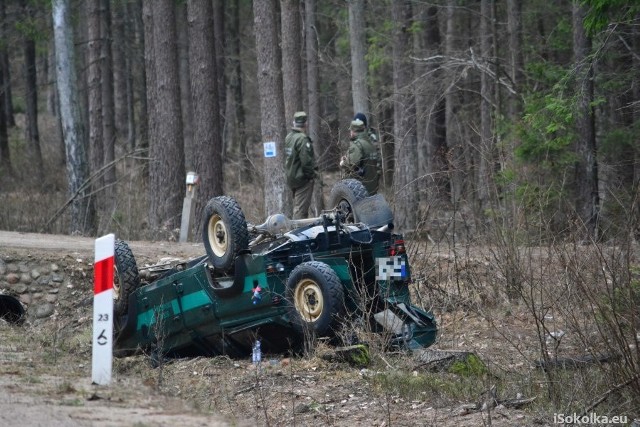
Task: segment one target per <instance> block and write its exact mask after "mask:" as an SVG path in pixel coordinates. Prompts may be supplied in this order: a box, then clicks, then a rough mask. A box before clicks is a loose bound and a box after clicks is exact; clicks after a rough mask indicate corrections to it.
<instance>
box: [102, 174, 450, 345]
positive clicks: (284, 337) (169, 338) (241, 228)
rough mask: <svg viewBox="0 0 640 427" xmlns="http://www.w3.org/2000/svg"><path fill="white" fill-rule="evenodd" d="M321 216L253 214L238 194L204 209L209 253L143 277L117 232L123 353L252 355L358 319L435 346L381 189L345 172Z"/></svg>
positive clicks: (398, 341) (403, 341) (391, 341)
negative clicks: (251, 217)
mask: <svg viewBox="0 0 640 427" xmlns="http://www.w3.org/2000/svg"><path fill="white" fill-rule="evenodd" d="M330 206H335V208H334V209H332V210H329V211H325V212H323V213H322V215H320V216H319V217H317V218H309V219H302V220H289V219H288V218H286V217H285V216H284V215H282V214H276V215H271V216H270V217H268V218H267V220H266V221H265V222H264V223H263V224H260V225H250V224H247V222H246V220H245V217H244V214H243V212H242V209H241V208H240V206H239V205H238V203H237V202H236V201H235V199H233V198H231V197H228V196H219V197H215V198H213V199H211V200H210V201H209V203H208V204H207V206H206V208H205V213H204V225H203V228H202V239H203V243H204V246H205V252H206V255H203V256H201V257H199V258H196V259H194V260H191V261H189V262H187V263H182V264H180V265H178V266H175V267H172V268H169V269H167V271H164V272H162V273H161V274H159V275H158V277H156V278H154V280H152V281H150V282H148V283H145V282H142V281H141V279H140V274H139V273H138V267H137V265H136V262H135V259H134V256H133V253H132V252H131V250H130V249H129V247H128V245H127V244H126V243H125V242H123V241H121V240H117V241H116V248H115V258H116V259H115V270H116V271H115V273H116V274H115V277H116V279H115V284H114V298H115V301H114V315H115V316H114V317H115V321H116V328H115V330H116V337H115V342H114V350H115V354H116V355H120V356H124V355H129V354H134V353H136V352H140V351H143V352H157V353H160V354H163V355H175V356H183V355H185V356H186V355H196V354H197V355H228V356H232V357H243V356H246V355H248V354H250V353H251V349H252V345H253V343H254V342H255V340H256V339H259V340H260V341H261V346H262V351H264V352H267V353H281V352H284V351H288V350H294V351H295V350H296V349H300V348H301V346H302V345H303V343H304V341H305V338H308V337H311V336H312V337H329V338H335V337H336V336H337V335H340V334H343V333H344V331H345V329H348V328H349V327H351V328H352V327H353V325H354V324H355V323H354V322H360V324H362V323H363V322H364V323H366V324H367V325H368V327H369V328H370V329H369V330H372V331H376V332H380V333H383V334H386V335H385V337H387V339H388V345H389V346H391V347H401V348H409V349H415V348H424V347H428V346H429V345H431V344H433V343H434V342H435V339H436V335H437V327H436V323H435V319H434V317H433V315H432V314H430V313H428V312H426V311H424V310H422V309H420V308H418V307H416V306H414V305H413V304H412V303H411V297H410V292H409V286H408V285H409V283H410V280H411V271H410V266H409V260H408V257H407V254H406V252H405V247H404V241H403V238H402V235H401V234H396V233H395V232H394V230H393V225H392V214H391V210H390V208H389V206H388V205H387V203H386V201H385V200H384V198H383V197H382V196H380V195H377V196H372V197H367V194H366V190H364V188H363V187H362V184H361V183H360V182H359V181H356V180H343V181H339V182H338V183H337V184H336V185H335V186H334V188H333V190H332V192H331V196H330Z"/></svg>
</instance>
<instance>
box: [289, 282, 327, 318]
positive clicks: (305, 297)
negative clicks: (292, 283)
mask: <svg viewBox="0 0 640 427" xmlns="http://www.w3.org/2000/svg"><path fill="white" fill-rule="evenodd" d="M293 300H294V303H295V306H296V310H297V311H298V313H300V316H301V317H302V318H303V319H304V320H305V321H307V322H315V321H316V320H318V318H320V315H322V311H323V309H324V299H323V298H322V290H321V289H320V286H319V285H318V284H317V283H316V282H315V281H314V280H311V279H303V280H301V281H300V282H298V285H297V286H296V289H295V292H294V295H293Z"/></svg>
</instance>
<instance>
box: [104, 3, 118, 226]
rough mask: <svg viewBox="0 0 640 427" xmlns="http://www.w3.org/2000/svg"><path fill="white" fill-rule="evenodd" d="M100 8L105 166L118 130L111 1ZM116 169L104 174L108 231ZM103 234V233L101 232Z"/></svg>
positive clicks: (113, 209) (112, 154)
mask: <svg viewBox="0 0 640 427" xmlns="http://www.w3.org/2000/svg"><path fill="white" fill-rule="evenodd" d="M101 6H102V7H101V8H100V9H101V10H100V35H101V37H100V38H101V39H102V46H101V49H102V63H101V75H102V78H101V82H102V137H103V140H104V164H105V165H108V164H110V163H113V161H114V160H115V158H116V156H115V153H116V151H115V145H116V129H115V106H114V99H113V56H112V46H111V40H112V34H111V8H110V6H109V0H102V5H101ZM115 184H116V167H115V165H111V166H109V167H107V169H106V170H105V173H104V185H105V191H104V194H105V205H104V206H105V212H104V213H105V215H106V217H105V220H106V221H108V222H107V224H106V226H107V228H106V230H108V229H110V221H111V218H112V216H113V213H114V212H115V209H116V191H115V190H116V189H115ZM101 232H102V231H101Z"/></svg>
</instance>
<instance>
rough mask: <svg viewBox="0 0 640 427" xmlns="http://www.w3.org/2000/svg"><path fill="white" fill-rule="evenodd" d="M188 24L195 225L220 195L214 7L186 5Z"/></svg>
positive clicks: (205, 2) (193, 1)
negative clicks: (196, 179)
mask: <svg viewBox="0 0 640 427" xmlns="http://www.w3.org/2000/svg"><path fill="white" fill-rule="evenodd" d="M187 21H188V22H189V27H188V30H189V70H190V72H191V79H190V80H191V103H192V105H193V113H194V117H193V125H194V128H193V142H194V151H195V153H196V156H195V157H194V165H193V166H194V171H195V172H197V173H198V174H199V175H200V185H199V188H198V190H197V192H196V209H195V211H196V214H195V218H196V221H195V224H200V223H201V218H202V209H203V208H204V206H205V204H206V203H207V201H208V200H209V199H210V198H211V197H214V196H219V195H221V194H223V179H224V176H223V174H222V168H223V161H222V138H221V136H222V132H221V129H220V120H219V117H220V112H219V111H218V108H219V107H220V104H219V103H218V81H219V80H218V79H216V78H215V77H216V75H217V72H216V71H217V70H216V61H215V58H214V57H213V56H212V55H211V52H212V51H213V50H214V45H213V44H214V21H213V7H212V5H211V1H210V0H189V1H188V2H187Z"/></svg>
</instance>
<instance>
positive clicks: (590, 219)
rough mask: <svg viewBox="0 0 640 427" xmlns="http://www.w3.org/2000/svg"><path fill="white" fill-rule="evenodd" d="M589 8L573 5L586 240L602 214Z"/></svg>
mask: <svg viewBox="0 0 640 427" xmlns="http://www.w3.org/2000/svg"><path fill="white" fill-rule="evenodd" d="M584 16H585V9H584V8H583V6H581V5H580V3H578V2H577V1H574V2H573V58H574V63H575V67H576V94H577V98H578V113H577V116H576V130H577V136H578V138H577V140H576V154H577V157H578V159H577V163H576V175H575V182H576V185H577V197H576V212H577V213H578V215H579V216H580V219H581V220H582V223H583V225H584V227H585V230H586V233H587V234H586V236H585V238H586V239H587V240H589V239H595V240H597V239H598V237H599V236H598V215H599V213H600V197H599V194H598V162H597V146H596V130H595V112H594V109H593V106H592V104H593V101H594V86H593V79H594V73H593V64H592V63H591V60H590V59H589V55H590V54H591V38H590V37H588V36H587V34H586V32H585V30H584V26H583V21H584Z"/></svg>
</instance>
